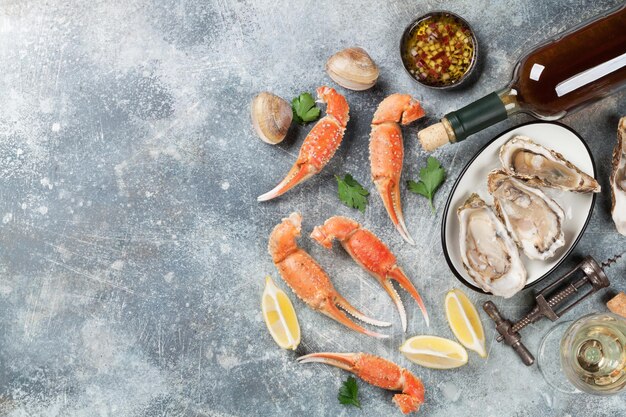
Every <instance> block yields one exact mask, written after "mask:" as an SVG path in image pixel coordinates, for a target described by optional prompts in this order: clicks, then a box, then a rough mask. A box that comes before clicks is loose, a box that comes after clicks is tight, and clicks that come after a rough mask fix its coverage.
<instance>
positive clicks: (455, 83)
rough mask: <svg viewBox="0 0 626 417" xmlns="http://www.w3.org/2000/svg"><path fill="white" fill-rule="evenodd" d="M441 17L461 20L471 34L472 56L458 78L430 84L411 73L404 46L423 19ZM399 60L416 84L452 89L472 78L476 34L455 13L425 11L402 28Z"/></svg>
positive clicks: (476, 42) (475, 51)
mask: <svg viewBox="0 0 626 417" xmlns="http://www.w3.org/2000/svg"><path fill="white" fill-rule="evenodd" d="M433 17H434V18H441V17H452V18H454V19H457V20H458V21H459V22H461V24H462V25H463V26H465V27H466V28H467V29H468V30H469V33H470V35H471V39H472V43H473V46H474V48H473V52H474V53H473V56H472V60H471V62H470V64H469V67H468V68H467V70H466V71H465V73H464V74H463V75H462V76H461V77H460V78H458V79H455V80H452V81H451V82H449V83H447V84H437V85H435V84H430V83H427V82H425V81H424V80H421V79H420V78H418V77H417V76H416V75H415V74H413V73H411V66H410V64H409V63H407V62H406V60H405V56H406V55H407V50H406V48H407V47H408V45H407V43H408V40H409V37H410V35H411V34H412V32H413V30H414V29H415V28H416V27H417V26H418V25H419V24H420V23H421V22H422V21H423V20H425V19H430V18H433ZM400 60H401V61H402V66H403V67H404V69H405V70H406V72H407V74H409V76H410V77H411V78H412V79H413V80H414V81H415V82H417V83H418V84H420V85H423V86H424V87H428V88H432V89H436V90H448V89H453V88H457V87H459V86H461V85H463V84H467V83H468V80H470V79H472V78H473V77H471V76H472V74H473V73H474V72H475V69H476V63H477V62H478V39H477V38H476V34H475V33H474V30H473V29H472V27H471V26H470V24H469V23H467V21H466V20H465V19H463V18H462V17H461V16H459V15H457V14H456V13H452V12H448V11H445V10H436V11H433V12H429V13H426V14H425V15H423V16H420V17H418V18H417V19H415V20H413V21H412V22H411V23H410V24H409V25H408V26H407V27H406V29H404V32H403V33H402V37H401V38H400Z"/></svg>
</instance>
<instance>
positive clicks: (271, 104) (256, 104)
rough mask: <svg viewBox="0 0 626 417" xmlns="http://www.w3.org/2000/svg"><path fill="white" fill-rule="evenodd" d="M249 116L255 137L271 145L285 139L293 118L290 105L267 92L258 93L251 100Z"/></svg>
mask: <svg viewBox="0 0 626 417" xmlns="http://www.w3.org/2000/svg"><path fill="white" fill-rule="evenodd" d="M250 114H251V117H252V126H254V130H256V133H257V135H259V137H260V138H261V140H262V141H263V142H266V143H269V144H271V145H275V144H277V143H280V142H282V140H283V139H285V136H287V131H288V130H289V126H290V125H291V120H292V118H293V112H292V110H291V105H290V104H289V103H288V102H287V101H286V100H285V99H283V98H280V97H278V96H277V95H274V94H272V93H268V92H262V93H259V94H257V95H256V96H255V97H254V98H253V99H252V105H251V108H250Z"/></svg>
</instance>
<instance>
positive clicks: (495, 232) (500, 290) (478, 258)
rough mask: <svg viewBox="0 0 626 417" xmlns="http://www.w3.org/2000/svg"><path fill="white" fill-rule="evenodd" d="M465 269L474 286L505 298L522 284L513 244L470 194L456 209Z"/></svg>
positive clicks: (523, 279)
mask: <svg viewBox="0 0 626 417" xmlns="http://www.w3.org/2000/svg"><path fill="white" fill-rule="evenodd" d="M457 215H458V217H459V222H460V224H461V228H460V236H459V238H460V249H461V258H462V259H463V266H464V267H465V270H466V271H467V273H468V274H469V275H470V277H471V278H472V279H473V280H474V282H475V283H476V285H478V286H479V287H480V288H482V289H483V290H485V291H488V292H490V293H492V294H493V295H499V296H501V297H506V298H509V297H511V296H513V295H514V294H515V293H517V292H518V291H520V290H521V289H522V288H524V285H526V269H525V268H524V265H523V264H522V261H521V260H520V256H519V252H518V250H517V246H515V242H514V241H513V239H511V236H509V233H508V232H507V230H506V227H505V226H504V224H503V223H502V222H501V221H500V219H499V218H498V217H497V216H496V215H495V213H494V212H493V210H492V209H491V208H490V207H489V206H488V205H487V204H486V203H485V202H484V201H483V200H482V199H481V198H480V197H479V196H478V195H477V194H472V195H470V196H469V198H468V199H467V200H466V201H465V203H464V204H463V205H462V206H461V207H459V208H458V209H457Z"/></svg>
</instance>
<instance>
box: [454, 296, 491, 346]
mask: <svg viewBox="0 0 626 417" xmlns="http://www.w3.org/2000/svg"><path fill="white" fill-rule="evenodd" d="M445 309H446V317H447V318H448V324H450V328H451V329H452V333H454V336H456V338H457V339H458V340H459V342H461V344H462V345H463V346H465V347H466V348H468V349H470V350H473V351H475V352H476V353H478V354H479V355H480V356H481V357H483V358H486V357H487V350H486V349H485V331H484V330H483V325H482V323H481V322H480V316H479V315H478V311H476V307H474V304H472V302H471V301H470V299H469V298H467V295H465V293H464V292H463V291H461V290H459V289H456V288H455V289H453V290H451V291H449V292H448V293H447V294H446V300H445Z"/></svg>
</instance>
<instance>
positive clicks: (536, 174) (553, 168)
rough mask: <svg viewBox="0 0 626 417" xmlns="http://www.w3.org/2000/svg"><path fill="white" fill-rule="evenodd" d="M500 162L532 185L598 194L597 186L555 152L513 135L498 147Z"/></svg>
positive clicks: (506, 168) (595, 182) (511, 172)
mask: <svg viewBox="0 0 626 417" xmlns="http://www.w3.org/2000/svg"><path fill="white" fill-rule="evenodd" d="M500 162H502V166H503V167H504V170H505V171H506V172H507V173H508V174H510V175H513V176H516V177H519V178H523V179H526V180H529V181H530V183H532V184H533V185H535V186H540V187H550V188H559V189H561V190H566V191H576V192H579V193H589V192H594V193H598V192H600V184H598V181H596V180H595V179H594V178H593V177H591V176H589V175H587V174H585V173H584V172H582V171H581V170H580V169H578V168H577V167H576V166H574V165H573V164H572V163H571V162H569V161H567V160H566V159H565V158H563V155H561V154H560V153H558V152H555V151H553V150H551V149H547V148H544V147H543V146H541V145H539V144H537V143H535V142H533V141H532V140H531V139H529V138H527V137H526V136H515V137H514V138H513V139H511V140H509V141H508V142H507V143H505V144H504V145H502V147H501V148H500Z"/></svg>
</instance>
